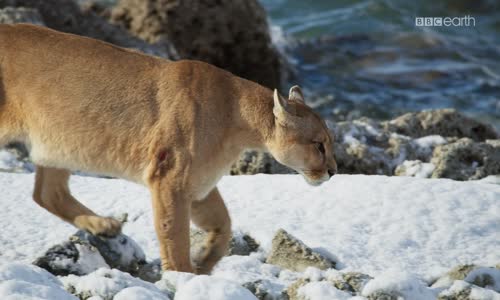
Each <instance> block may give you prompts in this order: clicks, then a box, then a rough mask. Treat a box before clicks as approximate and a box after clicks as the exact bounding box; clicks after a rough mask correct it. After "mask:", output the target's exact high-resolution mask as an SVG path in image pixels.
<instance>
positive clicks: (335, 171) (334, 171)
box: [328, 169, 337, 178]
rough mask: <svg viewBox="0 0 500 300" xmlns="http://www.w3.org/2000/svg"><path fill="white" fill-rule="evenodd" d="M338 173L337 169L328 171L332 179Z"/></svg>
mask: <svg viewBox="0 0 500 300" xmlns="http://www.w3.org/2000/svg"><path fill="white" fill-rule="evenodd" d="M335 173H337V169H328V175H330V178H331V177H332V176H333V175H335Z"/></svg>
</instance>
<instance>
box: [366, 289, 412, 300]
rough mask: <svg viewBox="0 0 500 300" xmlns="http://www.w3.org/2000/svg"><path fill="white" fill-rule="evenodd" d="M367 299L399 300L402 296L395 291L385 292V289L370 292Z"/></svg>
mask: <svg viewBox="0 0 500 300" xmlns="http://www.w3.org/2000/svg"><path fill="white" fill-rule="evenodd" d="M367 298H368V300H401V299H404V297H403V296H402V295H401V294H399V293H397V292H393V291H391V292H386V291H377V292H375V293H373V294H370V295H369V296H368V297H367Z"/></svg>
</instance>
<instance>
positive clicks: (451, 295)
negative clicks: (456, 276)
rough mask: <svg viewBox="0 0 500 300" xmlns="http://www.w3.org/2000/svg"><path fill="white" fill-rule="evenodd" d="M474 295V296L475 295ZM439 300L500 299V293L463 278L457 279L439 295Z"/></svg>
mask: <svg viewBox="0 0 500 300" xmlns="http://www.w3.org/2000/svg"><path fill="white" fill-rule="evenodd" d="M473 295H474V296H473ZM437 299H438V300H476V299H500V294H499V293H497V292H495V291H493V290H489V289H484V288H481V287H478V286H475V285H473V284H470V283H468V282H465V281H462V280H456V281H454V282H453V285H452V286H450V287H449V288H448V289H446V290H443V291H442V292H441V293H439V295H438V298H437Z"/></svg>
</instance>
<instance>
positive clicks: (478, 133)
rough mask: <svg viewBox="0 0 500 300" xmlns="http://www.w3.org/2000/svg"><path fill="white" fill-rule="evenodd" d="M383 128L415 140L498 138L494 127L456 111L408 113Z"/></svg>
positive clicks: (387, 123)
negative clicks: (433, 137) (428, 138)
mask: <svg viewBox="0 0 500 300" xmlns="http://www.w3.org/2000/svg"><path fill="white" fill-rule="evenodd" d="M383 126H384V127H385V128H386V129H388V130H389V131H393V132H396V133H399V134H403V135H407V136H410V137H414V138H415V137H423V136H428V135H440V136H449V137H468V138H470V139H473V140H474V141H484V140H486V139H496V138H497V137H498V135H497V133H496V132H495V129H494V128H493V127H492V126H489V125H486V124H482V123H480V122H478V121H476V120H473V119H471V118H468V117H466V116H464V115H462V114H460V113H458V112H457V111H456V110H454V109H439V110H428V111H422V112H417V113H407V114H404V115H402V116H400V117H398V118H396V119H394V120H392V121H389V122H384V123H383Z"/></svg>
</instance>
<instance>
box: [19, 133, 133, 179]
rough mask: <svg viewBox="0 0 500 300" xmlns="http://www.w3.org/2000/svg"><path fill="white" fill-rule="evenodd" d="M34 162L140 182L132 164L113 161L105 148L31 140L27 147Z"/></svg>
mask: <svg viewBox="0 0 500 300" xmlns="http://www.w3.org/2000/svg"><path fill="white" fill-rule="evenodd" d="M28 150H29V151H30V157H31V160H32V162H33V163H34V164H36V165H41V166H45V167H51V168H59V169H68V170H71V171H82V172H87V173H93V174H99V175H105V176H111V177H118V178H123V179H127V180H130V181H134V182H138V183H141V182H142V179H141V176H140V173H139V172H137V170H135V167H134V165H133V164H124V163H123V162H120V161H113V155H110V153H109V151H107V150H106V149H101V150H100V151H97V152H96V151H95V149H93V150H89V149H88V148H86V147H85V146H83V145H78V146H77V147H65V146H64V144H61V143H57V142H54V143H50V144H46V143H40V142H33V141H32V142H31V143H30V146H29V147H28Z"/></svg>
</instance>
